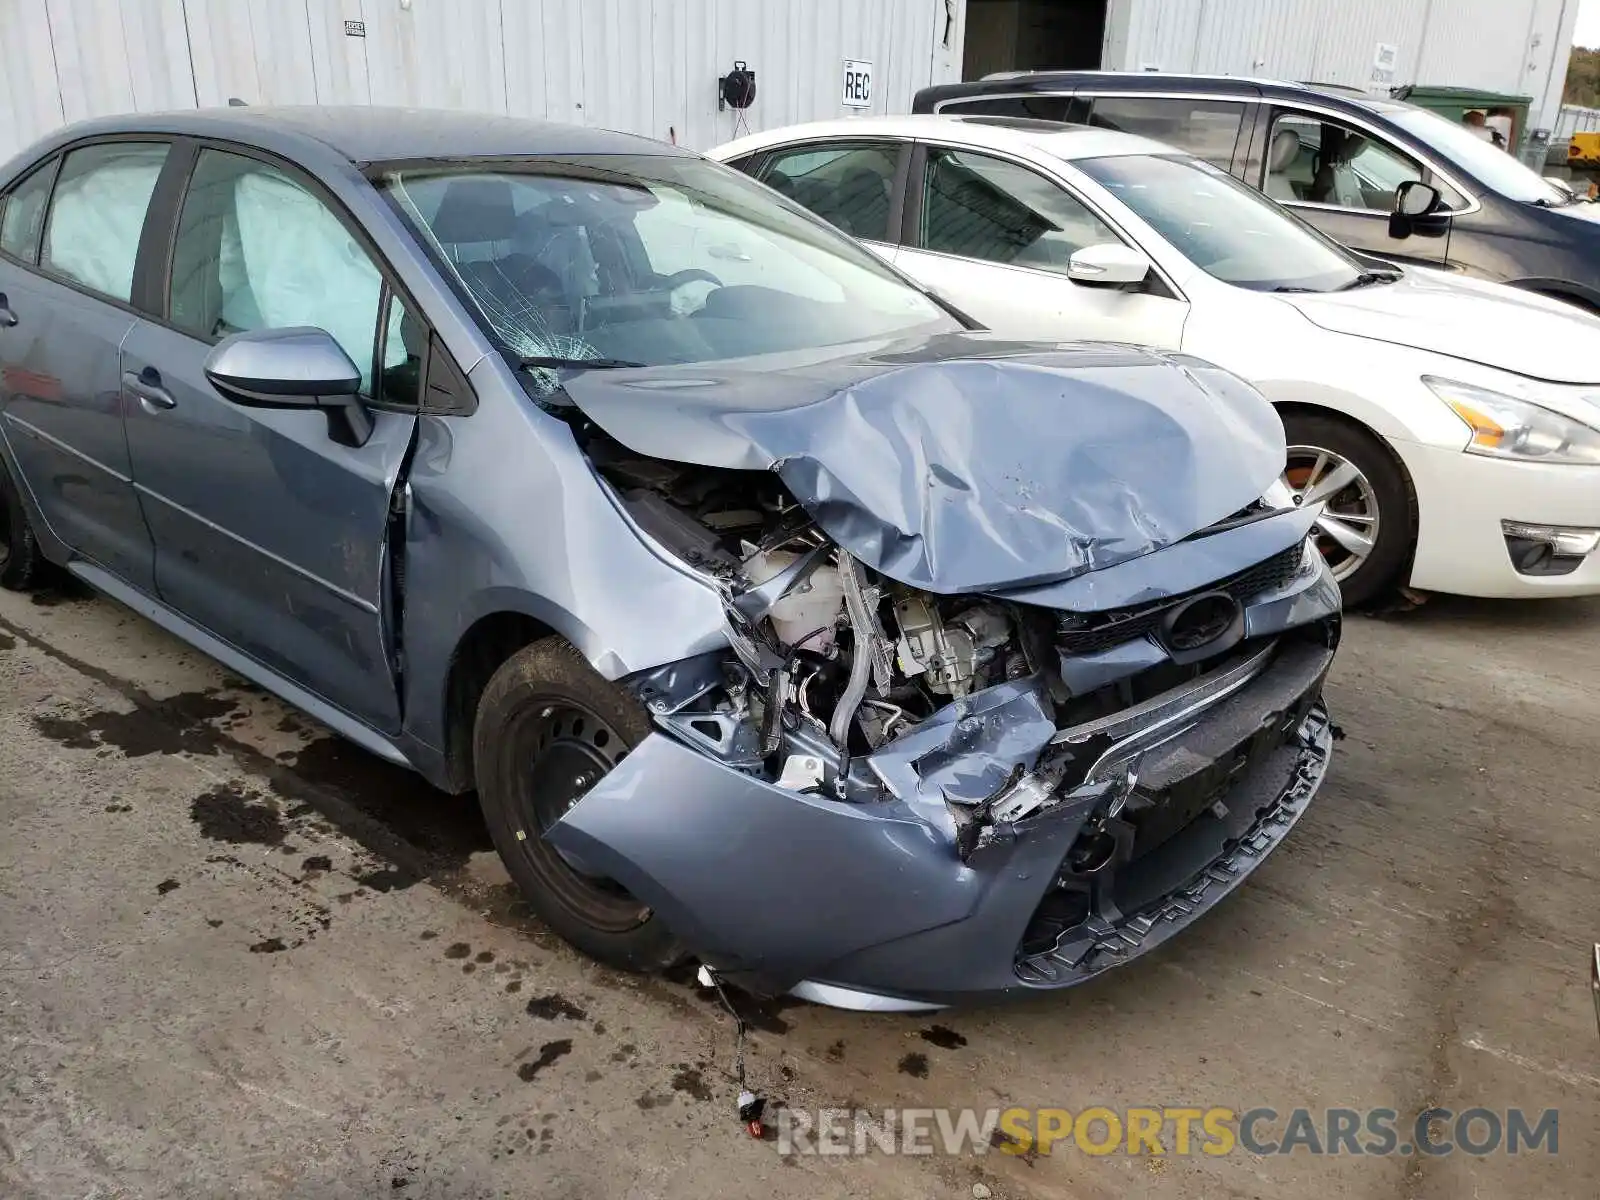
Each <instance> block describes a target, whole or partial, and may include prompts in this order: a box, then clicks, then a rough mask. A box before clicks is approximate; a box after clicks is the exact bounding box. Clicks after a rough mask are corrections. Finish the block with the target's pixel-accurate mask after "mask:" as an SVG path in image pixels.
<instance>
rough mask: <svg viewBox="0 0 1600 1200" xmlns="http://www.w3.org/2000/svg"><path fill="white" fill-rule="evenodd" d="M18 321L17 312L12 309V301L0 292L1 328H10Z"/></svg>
mask: <svg viewBox="0 0 1600 1200" xmlns="http://www.w3.org/2000/svg"><path fill="white" fill-rule="evenodd" d="M16 323H17V314H16V313H14V312H12V311H11V301H10V300H7V299H6V294H5V293H4V292H0V329H10V328H11V327H12V326H13V325H15V324H16Z"/></svg>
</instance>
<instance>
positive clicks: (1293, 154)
mask: <svg viewBox="0 0 1600 1200" xmlns="http://www.w3.org/2000/svg"><path fill="white" fill-rule="evenodd" d="M1299 157H1300V135H1299V134H1298V133H1296V132H1295V131H1294V130H1293V129H1287V128H1285V129H1280V130H1278V132H1277V133H1275V134H1273V135H1272V149H1271V151H1270V152H1269V154H1268V156H1267V189H1266V191H1267V195H1269V196H1271V197H1272V198H1273V199H1274V200H1286V201H1287V200H1298V199H1299V196H1297V195H1296V194H1295V190H1294V182H1293V181H1292V180H1291V179H1290V178H1289V168H1290V167H1292V166H1293V165H1294V164H1295V160H1297V159H1298V158H1299Z"/></svg>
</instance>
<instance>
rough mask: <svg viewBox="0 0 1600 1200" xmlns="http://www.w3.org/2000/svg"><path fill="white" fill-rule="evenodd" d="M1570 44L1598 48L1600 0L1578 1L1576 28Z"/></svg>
mask: <svg viewBox="0 0 1600 1200" xmlns="http://www.w3.org/2000/svg"><path fill="white" fill-rule="evenodd" d="M1572 44H1573V45H1574V46H1586V47H1589V48H1590V49H1593V48H1595V47H1600V0H1579V3H1578V28H1577V29H1576V31H1575V32H1574V33H1573V35H1572Z"/></svg>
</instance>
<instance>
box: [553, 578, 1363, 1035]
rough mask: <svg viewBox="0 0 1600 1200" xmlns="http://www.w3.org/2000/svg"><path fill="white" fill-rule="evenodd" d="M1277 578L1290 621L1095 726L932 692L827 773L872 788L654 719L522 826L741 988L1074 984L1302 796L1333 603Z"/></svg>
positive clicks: (991, 697)
mask: <svg viewBox="0 0 1600 1200" xmlns="http://www.w3.org/2000/svg"><path fill="white" fill-rule="evenodd" d="M1294 591H1295V595H1294V596H1293V597H1292V598H1291V601H1286V600H1285V599H1284V598H1283V597H1280V598H1278V599H1277V600H1274V601H1272V602H1271V603H1276V604H1278V605H1279V610H1281V611H1282V612H1283V613H1288V612H1291V611H1292V612H1293V621H1292V622H1290V623H1292V624H1293V625H1294V627H1293V628H1288V629H1279V630H1277V631H1275V635H1273V636H1262V637H1259V638H1255V639H1252V640H1251V641H1250V642H1249V643H1247V644H1246V645H1245V646H1242V647H1241V648H1240V650H1239V653H1238V654H1237V655H1235V656H1234V657H1233V658H1231V659H1229V660H1228V661H1227V662H1226V663H1224V664H1220V665H1218V666H1217V667H1216V668H1215V669H1214V670H1209V671H1208V672H1207V673H1206V674H1204V675H1202V676H1201V677H1200V678H1198V679H1194V680H1191V681H1190V682H1188V683H1186V684H1184V685H1182V686H1180V687H1175V688H1173V689H1171V690H1170V691H1169V692H1167V693H1163V694H1161V695H1158V696H1154V697H1151V698H1150V699H1149V700H1147V701H1146V702H1144V703H1142V704H1139V705H1136V706H1133V707H1131V708H1129V709H1127V710H1125V711H1124V712H1121V713H1117V714H1114V715H1113V716H1112V717H1110V718H1102V719H1100V720H1096V721H1089V722H1084V723H1081V724H1079V725H1075V726H1071V727H1069V728H1065V729H1057V728H1056V727H1055V722H1054V721H1053V719H1052V718H1051V717H1050V715H1049V714H1050V712H1051V708H1050V705H1049V704H1048V702H1047V697H1046V694H1045V687H1046V685H1045V683H1044V681H1043V680H1042V679H1040V678H1038V677H1031V678H1024V679H1018V680H1013V681H1010V682H1007V683H1003V684H999V685H996V686H994V687H990V688H988V689H985V690H983V691H979V692H976V693H973V694H972V695H970V696H968V697H966V698H965V699H963V700H961V701H957V702H955V703H953V704H950V705H948V706H947V707H946V708H944V709H942V710H940V711H939V712H936V713H935V714H933V716H931V717H929V718H927V719H926V720H924V721H923V722H921V723H920V724H918V725H917V726H915V727H914V728H912V729H911V730H910V731H909V732H907V733H905V734H903V735H901V736H899V737H898V738H895V739H894V740H892V741H890V742H888V743H886V744H885V745H883V746H881V747H879V748H878V749H877V750H876V751H875V752H874V753H872V754H871V755H868V756H865V758H864V761H861V760H858V761H857V762H856V763H854V764H853V765H852V767H851V770H852V771H853V772H854V773H856V775H857V776H858V777H859V774H860V773H862V772H865V773H867V774H868V775H870V778H871V780H872V781H874V784H875V786H876V787H877V789H878V795H879V798H878V799H876V800H874V801H871V802H862V801H860V800H859V799H842V798H835V795H836V793H837V789H835V792H834V793H828V792H827V789H820V788H819V789H817V790H815V791H809V792H808V791H796V790H792V789H790V788H785V787H780V786H778V785H777V784H775V783H769V782H767V781H766V780H765V779H763V778H761V777H759V776H758V774H757V773H756V772H754V771H753V770H750V769H748V768H747V769H744V770H741V769H739V768H738V765H737V764H735V763H732V762H730V761H729V760H727V759H726V758H724V759H723V760H722V761H719V760H718V758H717V757H714V756H712V755H709V754H707V753H706V752H705V750H704V748H703V747H696V746H693V745H691V744H688V743H687V742H686V741H685V740H680V739H678V738H675V737H673V736H670V735H669V734H667V733H656V734H653V735H651V736H650V737H649V738H647V739H646V740H645V741H644V742H643V743H642V744H641V745H640V746H639V747H638V748H637V749H636V750H634V751H633V752H632V753H631V754H630V755H629V756H628V757H627V758H626V759H625V760H623V762H622V763H621V764H620V765H619V766H618V767H617V768H616V769H615V770H614V771H613V772H612V773H611V774H610V775H608V776H607V777H606V778H605V779H604V780H603V781H602V782H601V783H600V784H599V785H598V786H596V787H595V788H594V789H593V790H592V791H591V792H589V793H588V794H587V795H586V796H584V798H583V799H582V800H580V801H579V802H578V804H577V805H576V806H575V807H573V808H572V809H571V810H570V811H569V812H568V813H567V814H566V815H565V816H564V817H563V818H562V819H561V820H560V821H559V822H558V823H557V824H556V825H555V826H554V827H553V828H552V829H551V830H550V831H549V832H548V834H547V836H548V837H549V838H550V839H551V841H552V843H553V844H554V845H555V846H556V847H557V848H558V849H560V850H561V851H562V852H563V853H565V854H568V855H570V856H571V857H573V858H574V859H577V860H581V861H582V862H583V863H584V864H585V866H586V868H587V869H589V870H592V871H595V872H598V873H601V874H604V875H606V876H608V877H609V878H611V879H614V880H616V881H617V882H618V883H620V884H621V885H622V886H624V887H626V888H627V889H628V890H629V892H631V893H632V894H633V895H634V896H636V897H637V898H639V899H640V900H641V901H642V902H643V903H645V904H648V905H649V906H650V907H651V908H653V909H654V910H655V911H656V912H657V914H658V915H659V916H660V917H661V918H662V919H663V920H665V921H666V923H667V924H668V926H669V927H671V928H672V929H673V930H674V932H675V933H676V934H677V935H678V936H679V937H680V938H681V939H682V940H683V941H684V942H685V943H686V944H688V945H689V946H690V947H691V948H692V949H693V950H694V951H695V952H696V953H697V954H699V955H700V956H701V957H702V958H703V959H705V960H706V961H707V962H709V963H711V964H713V965H714V966H715V967H716V968H717V969H718V970H719V971H720V972H722V973H723V974H725V975H728V976H730V977H732V978H735V979H740V978H742V979H743V981H744V982H745V983H746V984H747V985H749V986H752V987H757V988H761V989H765V990H781V991H793V992H795V993H796V994H798V995H801V996H804V997H807V998H809V999H813V1000H817V1001H821V1002H824V1003H829V1004H833V1005H838V1006H844V1007H856V1008H865V1009H879V1010H885V1009H902V1010H912V1009H918V1008H926V1007H938V1006H943V1005H948V1004H957V1003H967V1002H973V1001H977V1000H984V999H990V998H995V997H999V996H1004V995H1008V994H1017V993H1026V992H1030V991H1034V990H1040V989H1051V988H1060V987H1067V986H1070V985H1072V984H1075V983H1080V982H1082V981H1083V980H1085V979H1088V978H1089V977H1091V976H1093V975H1095V974H1097V973H1098V972H1100V971H1102V970H1105V969H1107V968H1108V967H1111V966H1115V965H1118V964H1120V963H1123V962H1126V961H1128V960H1130V959H1132V958H1135V957H1137V956H1138V955H1140V954H1142V953H1144V952H1145V951H1147V950H1149V949H1152V948H1153V947H1155V946H1157V945H1159V944H1160V943H1161V942H1163V941H1165V940H1166V939H1167V938H1168V937H1171V936H1172V935H1173V934H1175V933H1176V932H1178V931H1179V930H1180V929H1182V928H1184V927H1185V926H1187V925H1188V924H1189V923H1190V922H1192V921H1193V920H1195V919H1197V918H1198V917H1199V916H1200V915H1201V914H1202V913H1204V912H1205V911H1207V910H1208V909H1210V908H1211V907H1213V906H1214V905H1215V904H1216V903H1217V901H1218V900H1220V899H1221V897H1222V896H1224V895H1226V894H1227V893H1228V892H1229V891H1231V890H1232V889H1233V888H1234V887H1235V886H1237V885H1238V883H1239V882H1240V881H1242V880H1243V879H1244V877H1245V876H1246V875H1248V874H1249V872H1250V871H1251V870H1253V869H1254V868H1255V866H1256V865H1258V864H1259V863H1260V862H1261V861H1262V859H1264V858H1265V857H1266V855H1267V854H1269V853H1270V852H1271V851H1272V849H1273V848H1274V847H1276V846H1277V845H1278V844H1279V843H1280V842H1281V841H1282V840H1283V838H1284V837H1285V836H1286V834H1287V833H1288V831H1289V829H1290V828H1292V827H1293V825H1294V823H1295V822H1296V821H1297V820H1298V819H1299V817H1300V816H1301V815H1302V814H1303V812H1304V811H1305V808H1306V806H1307V804H1308V803H1309V802H1310V800H1311V797H1312V796H1313V795H1314V794H1315V792H1316V790H1317V788H1318V786H1319V785H1320V783H1321V781H1322V778H1323V775H1324V773H1325V771H1326V769H1327V765H1328V760H1329V754H1330V744H1331V739H1332V727H1331V725H1330V723H1329V719H1328V714H1327V712H1326V710H1325V708H1324V707H1323V704H1322V701H1321V692H1322V683H1323V679H1324V677H1325V676H1326V673H1327V670H1328V668H1329V665H1330V664H1331V662H1332V658H1333V654H1334V649H1335V647H1336V645H1337V641H1338V621H1339V618H1338V615H1337V594H1336V591H1334V589H1333V588H1332V585H1331V584H1329V583H1328V582H1327V581H1326V579H1325V578H1319V579H1318V580H1317V581H1316V582H1315V583H1314V584H1313V585H1312V586H1310V587H1307V586H1304V585H1301V586H1299V587H1297V588H1296V589H1294ZM1308 605H1309V606H1314V607H1315V608H1317V609H1319V610H1320V611H1317V612H1315V613H1311V612H1308ZM1270 611H1272V610H1271V609H1270V607H1269V606H1267V605H1266V604H1265V603H1264V604H1263V605H1261V606H1256V607H1255V608H1254V609H1252V610H1250V612H1251V614H1252V615H1253V616H1254V618H1255V619H1256V620H1257V621H1258V622H1261V621H1263V620H1264V619H1265V616H1264V614H1266V613H1268V612H1270ZM1285 620H1286V621H1287V618H1285Z"/></svg>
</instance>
